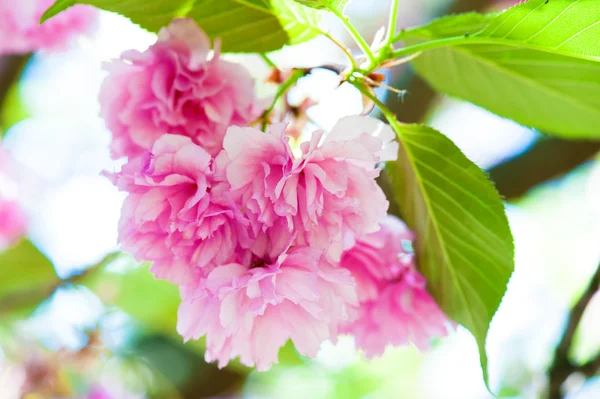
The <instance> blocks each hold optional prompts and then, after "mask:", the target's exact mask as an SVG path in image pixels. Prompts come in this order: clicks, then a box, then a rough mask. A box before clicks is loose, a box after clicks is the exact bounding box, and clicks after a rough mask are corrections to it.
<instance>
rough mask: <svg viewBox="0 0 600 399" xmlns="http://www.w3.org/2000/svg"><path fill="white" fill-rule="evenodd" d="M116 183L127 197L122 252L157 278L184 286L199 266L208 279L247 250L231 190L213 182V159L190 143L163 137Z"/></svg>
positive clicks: (183, 138) (242, 220) (118, 176)
mask: <svg viewBox="0 0 600 399" xmlns="http://www.w3.org/2000/svg"><path fill="white" fill-rule="evenodd" d="M114 180H115V182H116V184H117V186H118V187H119V188H120V189H121V190H123V191H127V192H128V193H129V195H128V196H127V198H126V199H125V202H124V205H123V209H122V216H121V220H120V224H119V240H120V243H121V245H122V248H123V249H124V250H126V251H129V252H131V253H132V254H133V255H134V256H135V257H136V258H138V259H139V260H144V261H153V262H154V265H153V268H152V271H153V272H154V273H155V274H156V276H157V277H159V278H164V279H167V280H170V281H171V282H173V283H180V282H181V281H185V280H186V279H187V278H188V277H189V276H190V273H193V271H192V268H193V267H195V266H197V267H201V268H206V272H207V273H208V272H209V271H210V267H214V266H217V265H221V264H225V263H228V262H229V261H230V258H231V257H232V256H233V255H234V254H235V251H236V249H237V246H238V245H248V243H247V242H246V241H245V236H246V226H247V225H248V222H247V220H246V219H245V218H244V217H243V215H242V214H241V212H240V210H239V209H238V208H237V205H236V204H235V203H234V202H233V201H232V199H231V198H230V196H229V195H228V194H229V193H228V189H227V188H228V186H227V184H226V183H223V182H218V181H216V180H215V179H214V169H213V164H212V158H211V156H210V155H209V154H208V153H207V152H206V151H205V150H204V149H203V148H202V147H200V146H198V145H196V144H194V143H193V142H192V140H191V139H190V138H189V137H186V136H178V135H164V136H162V137H161V138H160V139H158V140H157V141H156V143H154V145H153V146H152V151H151V152H150V151H149V152H146V153H145V154H144V155H143V156H141V157H138V158H134V159H132V160H130V161H129V162H128V163H127V164H126V165H125V166H124V167H123V169H122V171H121V172H119V173H118V174H116V175H115V176H114Z"/></svg>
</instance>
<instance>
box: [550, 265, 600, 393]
mask: <svg viewBox="0 0 600 399" xmlns="http://www.w3.org/2000/svg"><path fill="white" fill-rule="evenodd" d="M599 289H600V265H599V266H598V268H597V269H596V272H595V273H594V276H593V277H592V280H591V281H590V283H589V284H588V287H587V288H586V290H585V292H584V293H583V295H582V296H581V298H579V300H578V301H577V303H576V304H575V306H574V307H573V309H571V312H570V315H569V321H568V323H567V327H566V329H565V332H564V334H563V336H562V338H561V340H560V342H559V344H558V346H557V347H556V351H555V353H554V361H553V362H552V364H551V365H550V368H549V370H548V378H549V394H548V397H549V399H561V398H562V392H561V388H562V385H563V383H564V382H565V380H566V379H567V378H568V377H569V376H570V375H571V374H573V373H576V372H581V373H583V374H584V375H586V376H590V375H594V374H595V373H596V372H597V371H598V366H600V353H599V354H598V355H597V356H596V358H595V359H593V360H591V361H590V362H588V363H586V364H584V365H577V364H574V363H573V362H572V361H571V360H569V350H570V349H571V345H572V343H573V337H574V336H575V331H577V327H578V326H579V322H580V321H581V319H582V318H583V314H584V312H585V309H586V308H587V306H588V304H589V303H590V301H591V300H592V297H593V296H594V294H596V292H598V290H599Z"/></svg>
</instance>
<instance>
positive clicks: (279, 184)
mask: <svg viewBox="0 0 600 399" xmlns="http://www.w3.org/2000/svg"><path fill="white" fill-rule="evenodd" d="M393 137H394V134H393V132H392V131H391V129H390V128H389V127H388V126H387V125H384V124H383V123H381V122H379V121H376V120H374V119H371V118H364V117H349V118H344V119H342V120H341V121H340V122H339V123H338V124H337V125H336V126H335V127H334V128H333V130H332V132H331V133H330V135H328V136H326V137H325V138H324V139H323V132H322V131H317V132H315V133H313V135H312V139H311V140H310V141H309V142H305V143H302V144H301V146H300V148H301V151H302V154H301V155H300V156H298V157H295V156H294V154H293V152H292V150H291V148H290V146H289V143H288V141H289V140H288V138H287V137H286V136H285V135H284V126H283V125H274V126H272V127H271V129H270V131H269V133H268V134H264V133H262V132H261V131H259V130H257V129H253V128H249V127H247V128H241V127H231V128H229V129H228V131H227V133H226V135H225V139H224V143H223V147H224V150H223V152H222V153H221V154H219V156H218V158H217V165H218V168H219V169H222V170H224V174H225V175H226V179H227V181H228V182H229V184H230V185H231V187H232V189H233V190H234V191H235V195H237V196H238V198H240V201H241V203H243V204H244V209H245V212H246V214H247V215H248V218H249V219H250V220H251V222H252V224H253V227H254V231H255V232H256V231H258V230H260V229H266V228H270V227H271V226H273V224H275V223H276V221H277V220H278V219H281V218H284V219H285V220H286V221H287V224H288V230H289V231H290V232H292V231H293V232H294V234H296V242H295V244H296V245H303V246H311V247H315V248H321V249H324V250H326V252H327V256H328V257H329V258H330V259H331V260H334V261H335V260H339V257H340V255H341V253H342V251H343V249H344V248H348V247H350V246H352V245H353V243H354V239H355V237H361V236H363V235H364V234H368V233H371V232H374V231H377V230H378V229H379V222H380V221H382V220H383V219H384V218H385V215H386V212H387V209H388V205H389V203H388V201H387V200H386V198H385V195H384V194H383V192H382V191H381V189H380V188H379V186H378V185H377V184H376V182H375V178H376V177H377V176H378V175H379V169H378V168H377V167H376V164H377V163H378V162H380V161H385V160H390V159H394V158H395V156H396V154H397V143H394V142H392V139H393Z"/></svg>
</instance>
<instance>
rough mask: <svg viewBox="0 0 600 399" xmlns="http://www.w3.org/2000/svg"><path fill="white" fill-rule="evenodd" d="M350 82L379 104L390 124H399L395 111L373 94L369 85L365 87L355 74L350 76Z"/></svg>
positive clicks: (378, 106)
mask: <svg viewBox="0 0 600 399" xmlns="http://www.w3.org/2000/svg"><path fill="white" fill-rule="evenodd" d="M348 82H349V83H350V84H352V85H353V86H354V87H356V88H357V89H358V90H359V91H360V92H361V93H362V94H364V95H365V96H367V97H368V98H369V99H370V100H371V101H373V102H374V103H375V105H377V108H379V110H380V111H381V113H382V114H383V116H385V118H386V119H387V120H388V122H389V124H390V125H392V126H395V125H397V124H398V119H397V118H396V115H394V113H393V112H392V111H390V109H389V108H388V107H387V106H386V105H385V104H384V103H383V102H382V101H381V100H379V99H378V98H377V96H376V95H375V94H373V93H372V92H371V91H370V90H369V89H368V88H367V87H365V85H364V84H363V83H362V82H359V81H358V79H357V78H356V77H354V76H351V77H350V78H348Z"/></svg>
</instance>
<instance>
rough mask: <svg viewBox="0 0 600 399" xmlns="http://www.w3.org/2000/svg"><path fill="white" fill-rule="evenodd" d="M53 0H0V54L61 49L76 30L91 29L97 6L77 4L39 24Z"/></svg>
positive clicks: (76, 32)
mask: <svg viewBox="0 0 600 399" xmlns="http://www.w3.org/2000/svg"><path fill="white" fill-rule="evenodd" d="M54 3H55V0H18V1H15V0H0V54H6V53H29V52H32V51H37V50H41V49H50V50H54V49H61V48H63V47H65V46H66V44H67V43H68V41H69V40H70V39H71V37H72V36H73V35H75V34H79V33H84V32H86V31H89V30H90V27H91V25H92V24H93V23H94V21H95V18H96V14H97V12H96V10H94V8H93V7H90V6H83V5H77V6H74V7H72V8H70V9H68V10H66V11H65V12H62V13H60V14H59V15H57V16H55V17H53V18H51V19H49V20H48V21H46V22H45V23H44V24H42V25H40V18H41V17H42V14H43V13H44V11H46V10H47V9H48V8H49V7H50V6H51V5H52V4H54Z"/></svg>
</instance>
